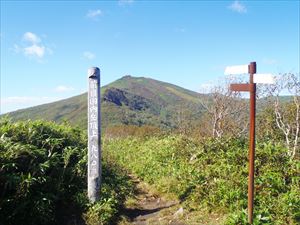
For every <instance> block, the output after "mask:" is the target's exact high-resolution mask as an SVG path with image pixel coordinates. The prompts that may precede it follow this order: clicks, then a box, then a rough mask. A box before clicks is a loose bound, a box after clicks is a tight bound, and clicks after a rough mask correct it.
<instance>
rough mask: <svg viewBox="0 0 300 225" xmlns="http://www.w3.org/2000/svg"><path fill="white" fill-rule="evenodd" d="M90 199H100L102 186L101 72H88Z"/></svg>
mask: <svg viewBox="0 0 300 225" xmlns="http://www.w3.org/2000/svg"><path fill="white" fill-rule="evenodd" d="M88 83H89V89H88V198H89V199H90V201H91V202H95V201H97V200H98V199H99V191H100V185H101V110H100V102H101V101H100V70H99V68H97V67H92V68H90V69H89V70H88Z"/></svg>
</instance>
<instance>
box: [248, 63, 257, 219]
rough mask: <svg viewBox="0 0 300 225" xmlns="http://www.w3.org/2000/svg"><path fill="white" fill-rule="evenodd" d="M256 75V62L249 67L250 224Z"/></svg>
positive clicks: (252, 192)
mask: <svg viewBox="0 0 300 225" xmlns="http://www.w3.org/2000/svg"><path fill="white" fill-rule="evenodd" d="M255 73H256V62H251V63H250V65H249V74H250V145H249V180H248V222H249V223H250V224H252V223H253V200H254V158H255V105H256V84H255V83H254V82H253V74H255Z"/></svg>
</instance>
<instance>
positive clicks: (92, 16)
mask: <svg viewBox="0 0 300 225" xmlns="http://www.w3.org/2000/svg"><path fill="white" fill-rule="evenodd" d="M102 15H103V13H102V11H101V10H100V9H96V10H89V11H88V13H87V14H86V16H87V17H88V18H90V19H97V18H98V17H99V16H102Z"/></svg>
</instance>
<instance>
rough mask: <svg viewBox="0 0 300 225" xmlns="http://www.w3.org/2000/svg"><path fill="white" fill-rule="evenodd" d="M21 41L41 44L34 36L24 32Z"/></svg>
mask: <svg viewBox="0 0 300 225" xmlns="http://www.w3.org/2000/svg"><path fill="white" fill-rule="evenodd" d="M23 40H25V41H28V42H30V43H32V44H37V43H40V42H41V39H40V38H39V37H38V36H37V35H36V34H34V33H31V32H26V33H25V34H24V35H23Z"/></svg>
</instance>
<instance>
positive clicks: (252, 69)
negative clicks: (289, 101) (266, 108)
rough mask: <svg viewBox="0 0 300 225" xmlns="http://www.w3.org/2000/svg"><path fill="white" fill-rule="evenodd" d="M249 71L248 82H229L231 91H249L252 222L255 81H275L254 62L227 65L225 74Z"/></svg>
mask: <svg viewBox="0 0 300 225" xmlns="http://www.w3.org/2000/svg"><path fill="white" fill-rule="evenodd" d="M245 73H249V75H250V82H249V84H231V85H230V90H231V91H246V92H250V131H249V133H250V143H249V180H248V222H249V223H250V224H252V223H253V200H254V160H255V109H256V83H263V84H273V83H275V80H274V76H273V75H272V74H257V73H256V62H251V63H250V64H249V65H240V66H227V67H226V69H225V75H230V74H245Z"/></svg>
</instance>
